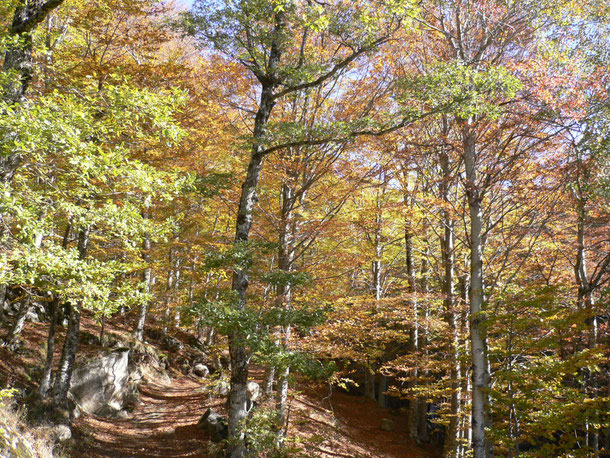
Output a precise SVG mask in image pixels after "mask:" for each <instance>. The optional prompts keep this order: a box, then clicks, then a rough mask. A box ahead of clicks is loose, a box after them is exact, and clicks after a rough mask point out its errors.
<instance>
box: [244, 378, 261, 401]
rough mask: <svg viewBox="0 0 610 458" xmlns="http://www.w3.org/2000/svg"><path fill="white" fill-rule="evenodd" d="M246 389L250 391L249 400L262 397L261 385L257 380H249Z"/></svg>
mask: <svg viewBox="0 0 610 458" xmlns="http://www.w3.org/2000/svg"><path fill="white" fill-rule="evenodd" d="M246 390H247V391H248V401H251V402H256V401H258V399H259V398H260V397H261V387H260V385H259V384H258V383H256V382H248V385H247V387H246Z"/></svg>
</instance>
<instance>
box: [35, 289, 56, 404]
mask: <svg viewBox="0 0 610 458" xmlns="http://www.w3.org/2000/svg"><path fill="white" fill-rule="evenodd" d="M58 309H59V295H57V294H54V295H53V297H52V299H51V302H50V307H49V312H50V313H49V315H50V322H49V333H48V335H47V356H46V358H45V362H44V369H43V371H42V379H41V380H40V388H39V392H40V395H41V396H42V397H46V396H47V394H48V393H49V389H50V388H51V382H52V377H53V356H54V354H55V338H56V334H57V315H58V313H57V312H58Z"/></svg>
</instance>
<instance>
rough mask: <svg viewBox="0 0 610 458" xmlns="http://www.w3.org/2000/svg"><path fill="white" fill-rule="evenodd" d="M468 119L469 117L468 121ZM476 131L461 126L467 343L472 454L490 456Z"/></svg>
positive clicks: (488, 374)
mask: <svg viewBox="0 0 610 458" xmlns="http://www.w3.org/2000/svg"><path fill="white" fill-rule="evenodd" d="M468 123H470V120H469V121H468ZM475 143H476V134H475V133H473V132H472V131H471V130H470V126H468V125H467V126H465V127H464V131H463V153H464V164H465V166H466V180H467V188H466V194H467V197H468V207H469V211H470V282H471V283H470V345H471V352H472V449H473V456H474V458H487V457H490V456H493V452H492V444H491V443H490V442H489V441H487V440H486V437H485V428H486V427H487V428H490V427H491V413H490V398H489V390H490V386H491V377H490V372H489V361H488V359H487V352H488V344H487V335H486V331H485V329H486V325H487V320H486V310H485V303H484V301H485V298H484V289H483V288H484V286H483V278H484V277H483V208H482V207H483V196H482V195H481V192H480V189H479V188H478V185H477V154H476V147H475Z"/></svg>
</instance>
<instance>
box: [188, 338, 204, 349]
mask: <svg viewBox="0 0 610 458" xmlns="http://www.w3.org/2000/svg"><path fill="white" fill-rule="evenodd" d="M188 344H189V345H190V346H191V347H193V348H195V349H197V350H199V351H201V352H202V353H205V351H206V349H207V346H206V344H205V342H203V341H202V340H200V339H199V338H197V337H195V336H190V337H189V340H188Z"/></svg>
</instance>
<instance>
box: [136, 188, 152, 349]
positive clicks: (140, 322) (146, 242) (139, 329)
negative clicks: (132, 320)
mask: <svg viewBox="0 0 610 458" xmlns="http://www.w3.org/2000/svg"><path fill="white" fill-rule="evenodd" d="M150 206H151V197H150V196H146V198H145V200H144V207H143V209H142V218H144V219H149V218H150ZM142 259H143V260H144V262H145V264H146V265H145V267H144V270H143V271H142V283H143V288H144V290H143V293H144V294H145V295H148V294H150V288H151V283H152V267H151V262H150V261H151V257H150V233H149V232H146V233H145V234H144V237H143V238H142ZM147 312H148V300H144V301H142V302H141V303H140V308H139V310H138V319H137V321H136V326H135V328H134V330H133V336H134V337H135V339H136V340H142V339H143V337H144V325H145V324H146V313H147Z"/></svg>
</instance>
